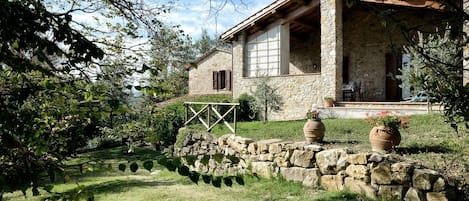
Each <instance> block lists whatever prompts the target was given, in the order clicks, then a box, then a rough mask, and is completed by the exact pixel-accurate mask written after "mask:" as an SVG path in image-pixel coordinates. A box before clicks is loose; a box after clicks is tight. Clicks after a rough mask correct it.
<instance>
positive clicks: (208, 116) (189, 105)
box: [184, 102, 239, 133]
mask: <svg viewBox="0 0 469 201" xmlns="http://www.w3.org/2000/svg"><path fill="white" fill-rule="evenodd" d="M196 105H198V106H201V107H202V108H200V109H197V108H194V106H196ZM184 106H185V108H186V114H185V118H184V126H186V125H188V124H189V123H190V122H192V121H193V120H195V119H198V120H199V122H200V123H202V124H203V125H204V126H205V128H207V131H208V132H210V131H211V130H212V129H213V127H215V126H216V125H217V124H218V123H220V122H223V124H225V126H226V127H228V129H230V131H231V132H232V133H236V108H237V107H238V106H239V103H206V102H184ZM220 108H227V109H228V110H226V112H224V113H223V114H221V113H220V111H219V110H218V109H220ZM189 112H190V113H191V114H189ZM230 113H232V114H233V124H234V125H233V126H231V125H230V123H229V122H228V121H226V119H225V118H226V117H227V116H228V115H229V114H230ZM213 116H215V119H212V117H213ZM213 120H215V121H213Z"/></svg>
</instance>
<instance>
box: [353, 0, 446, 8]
mask: <svg viewBox="0 0 469 201" xmlns="http://www.w3.org/2000/svg"><path fill="white" fill-rule="evenodd" d="M360 1H362V2H369V3H380V4H389V5H397V6H408V7H416V8H433V9H442V8H443V5H442V4H441V3H439V2H436V1H434V0H360Z"/></svg>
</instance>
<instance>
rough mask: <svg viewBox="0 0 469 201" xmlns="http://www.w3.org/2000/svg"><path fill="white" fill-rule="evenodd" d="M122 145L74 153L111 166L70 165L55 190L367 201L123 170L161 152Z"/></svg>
mask: <svg viewBox="0 0 469 201" xmlns="http://www.w3.org/2000/svg"><path fill="white" fill-rule="evenodd" d="M123 153H124V152H123V151H122V149H121V148H113V149H107V150H101V151H94V152H90V153H85V154H81V155H79V157H78V158H74V159H71V160H69V161H67V164H68V165H74V164H79V163H83V162H87V161H91V160H97V161H102V162H103V163H106V164H111V166H112V170H100V169H95V170H93V171H86V172H84V173H83V174H80V173H78V172H77V170H76V169H68V172H69V173H72V179H71V180H67V181H63V180H62V181H58V182H56V183H55V184H54V188H53V191H54V192H59V193H65V192H78V191H79V192H80V193H81V194H87V193H92V194H93V195H94V198H95V200H112V201H126V200H129V201H145V200H168V201H169V200H171V201H178V200H181V201H182V200H204V201H205V200H208V201H210V200H213V201H218V200H247V201H250V200H252V201H257V200H266V201H267V200H293V201H295V200H298V201H300V200H312V201H313V200H321V201H327V200H337V198H346V199H339V200H350V201H354V200H356V201H359V200H361V201H371V200H370V199H367V198H365V197H363V196H360V195H356V194H352V193H348V192H336V193H330V192H325V191H324V190H322V189H318V188H312V187H306V186H303V185H301V184H300V183H293V182H288V181H285V180H284V179H281V178H279V179H259V178H255V177H245V186H240V185H238V184H234V185H233V187H227V186H224V185H223V186H222V187H221V188H215V187H213V186H211V185H208V184H204V183H203V182H202V181H200V183H199V184H198V185H196V184H193V183H192V182H190V181H189V179H188V178H186V177H182V176H179V175H178V174H176V173H174V172H169V171H167V170H162V169H161V168H160V167H157V168H155V169H154V170H152V172H149V171H147V170H143V169H139V170H138V171H137V172H136V173H131V172H129V170H126V172H121V171H118V170H117V165H118V164H120V163H126V162H127V161H133V160H151V159H154V158H157V157H158V156H159V154H158V153H156V152H153V151H151V150H149V149H145V148H137V149H136V154H133V155H127V154H123ZM48 196H50V194H48V193H47V192H45V191H41V196H36V197H33V196H32V195H31V191H30V190H28V191H27V197H24V196H23V194H22V193H21V192H19V191H18V192H14V193H5V195H4V198H5V200H11V201H16V200H31V201H39V200H42V199H45V198H47V197H48Z"/></svg>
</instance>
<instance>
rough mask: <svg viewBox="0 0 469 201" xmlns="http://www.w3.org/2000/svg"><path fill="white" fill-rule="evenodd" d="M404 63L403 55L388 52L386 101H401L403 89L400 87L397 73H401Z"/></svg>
mask: <svg viewBox="0 0 469 201" xmlns="http://www.w3.org/2000/svg"><path fill="white" fill-rule="evenodd" d="M401 65H402V56H401V55H400V54H399V55H396V54H393V53H387V54H386V88H385V90H386V101H400V100H401V97H402V90H401V89H400V88H399V84H400V81H399V80H398V79H396V75H398V74H399V73H400V71H399V69H400V68H401Z"/></svg>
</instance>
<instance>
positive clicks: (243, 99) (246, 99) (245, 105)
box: [238, 93, 258, 121]
mask: <svg viewBox="0 0 469 201" xmlns="http://www.w3.org/2000/svg"><path fill="white" fill-rule="evenodd" d="M255 102H256V98H254V96H251V95H249V94H246V93H243V94H241V95H240V96H239V98H238V103H239V113H238V120H239V121H252V120H258V115H257V113H256V111H254V110H253V108H252V105H253V104H254V103H255Z"/></svg>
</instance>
